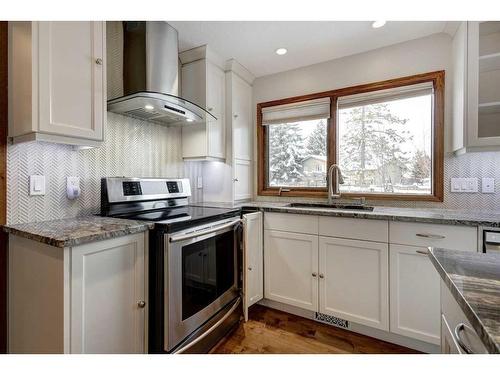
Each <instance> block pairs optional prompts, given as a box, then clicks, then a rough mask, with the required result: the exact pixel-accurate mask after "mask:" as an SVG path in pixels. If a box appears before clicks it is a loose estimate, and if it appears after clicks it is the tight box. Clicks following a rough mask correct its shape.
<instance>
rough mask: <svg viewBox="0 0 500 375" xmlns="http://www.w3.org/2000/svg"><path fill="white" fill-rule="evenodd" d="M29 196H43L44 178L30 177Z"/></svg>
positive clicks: (40, 176) (39, 176)
mask: <svg viewBox="0 0 500 375" xmlns="http://www.w3.org/2000/svg"><path fill="white" fill-rule="evenodd" d="M30 195H45V176H42V175H33V176H30Z"/></svg>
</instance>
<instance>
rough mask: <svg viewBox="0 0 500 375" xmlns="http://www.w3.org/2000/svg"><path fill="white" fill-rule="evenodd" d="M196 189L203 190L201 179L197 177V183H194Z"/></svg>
mask: <svg viewBox="0 0 500 375" xmlns="http://www.w3.org/2000/svg"><path fill="white" fill-rule="evenodd" d="M196 187H197V188H198V189H202V188H203V177H201V176H198V178H197V181H196Z"/></svg>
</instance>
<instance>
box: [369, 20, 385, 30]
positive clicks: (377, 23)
mask: <svg viewBox="0 0 500 375" xmlns="http://www.w3.org/2000/svg"><path fill="white" fill-rule="evenodd" d="M385 23H386V21H375V22H374V23H372V27H373V28H374V29H378V28H379V27H382V26H384V25H385Z"/></svg>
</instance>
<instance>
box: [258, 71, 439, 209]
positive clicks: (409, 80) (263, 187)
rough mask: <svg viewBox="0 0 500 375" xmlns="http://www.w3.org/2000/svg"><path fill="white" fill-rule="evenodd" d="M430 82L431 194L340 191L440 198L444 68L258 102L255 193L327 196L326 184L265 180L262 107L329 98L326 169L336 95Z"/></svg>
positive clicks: (333, 141)
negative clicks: (277, 184) (295, 184)
mask: <svg viewBox="0 0 500 375" xmlns="http://www.w3.org/2000/svg"><path fill="white" fill-rule="evenodd" d="M424 82H432V86H433V88H434V100H433V110H434V119H433V135H434V139H433V143H432V158H433V159H432V161H433V165H432V177H431V178H432V193H431V194H425V195H424V194H380V193H342V197H345V198H359V197H366V198H367V199H374V200H377V199H380V200H399V201H430V202H442V201H443V196H444V186H443V185H444V177H443V176H444V84H445V71H444V70H440V71H434V72H429V73H423V74H417V75H412V76H406V77H400V78H395V79H389V80H386V81H379V82H374V83H368V84H363V85H357V86H351V87H345V88H341V89H336V90H330V91H324V92H319V93H314V94H307V95H301V96H294V97H290V98H285V99H279V100H273V101H269V102H264V103H258V104H257V180H258V181H257V188H258V189H257V194H258V195H261V196H283V197H287V196H288V197H317V198H325V197H327V196H328V188H327V187H325V188H306V187H300V188H298V187H297V188H294V187H287V186H283V187H271V186H269V183H268V161H269V157H268V151H269V150H268V145H267V138H268V134H267V131H268V130H267V126H265V125H262V109H263V108H266V107H273V106H277V105H282V104H291V103H298V102H302V101H306V100H312V99H320V98H326V97H329V98H330V106H331V107H330V118H329V119H328V122H327V171H328V168H329V167H330V165H332V164H336V162H337V157H338V154H337V100H338V98H339V97H342V96H348V95H354V94H361V93H366V92H371V91H378V90H385V89H391V88H396V87H403V86H410V85H414V84H418V83H424Z"/></svg>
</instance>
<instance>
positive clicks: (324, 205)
mask: <svg viewBox="0 0 500 375" xmlns="http://www.w3.org/2000/svg"><path fill="white" fill-rule="evenodd" d="M287 207H295V208H326V209H329V210H357V211H358V210H359V211H373V208H374V207H373V206H365V205H361V204H349V203H345V204H344V203H335V204H328V203H298V202H295V203H289V204H288V205H287Z"/></svg>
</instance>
